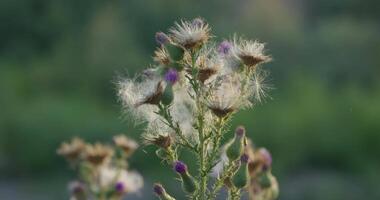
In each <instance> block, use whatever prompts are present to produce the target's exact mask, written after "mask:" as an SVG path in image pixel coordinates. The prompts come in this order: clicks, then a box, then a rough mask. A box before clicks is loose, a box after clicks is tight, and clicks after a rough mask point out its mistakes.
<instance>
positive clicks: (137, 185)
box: [99, 167, 144, 193]
mask: <svg viewBox="0 0 380 200" xmlns="http://www.w3.org/2000/svg"><path fill="white" fill-rule="evenodd" d="M117 183H122V184H123V186H124V188H125V192H126V193H136V192H138V191H139V190H140V189H141V188H142V187H143V185H144V181H143V178H142V176H141V175H140V174H139V173H137V172H135V171H127V170H124V169H117V168H114V167H103V168H101V169H100V170H99V186H100V188H99V189H105V188H107V189H109V188H112V187H115V185H116V184H117Z"/></svg>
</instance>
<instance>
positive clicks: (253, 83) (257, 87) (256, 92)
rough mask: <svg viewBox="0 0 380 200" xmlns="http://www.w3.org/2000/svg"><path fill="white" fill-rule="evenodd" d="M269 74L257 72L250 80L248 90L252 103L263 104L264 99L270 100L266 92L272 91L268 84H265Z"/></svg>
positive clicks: (261, 71) (262, 71)
mask: <svg viewBox="0 0 380 200" xmlns="http://www.w3.org/2000/svg"><path fill="white" fill-rule="evenodd" d="M268 76H269V72H267V71H264V70H257V71H256V72H255V73H254V74H253V77H252V78H251V80H250V83H249V87H248V89H249V90H250V91H249V92H250V95H251V97H252V101H253V103H254V104H255V103H260V102H263V101H264V100H265V99H266V98H270V96H269V95H268V93H267V92H268V90H271V89H273V88H272V87H271V85H270V84H268V83H267V82H266V78H267V77H268Z"/></svg>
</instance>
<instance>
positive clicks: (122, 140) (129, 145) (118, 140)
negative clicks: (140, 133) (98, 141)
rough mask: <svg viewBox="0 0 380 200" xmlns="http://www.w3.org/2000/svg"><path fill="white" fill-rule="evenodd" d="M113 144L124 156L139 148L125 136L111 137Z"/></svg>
mask: <svg viewBox="0 0 380 200" xmlns="http://www.w3.org/2000/svg"><path fill="white" fill-rule="evenodd" d="M113 142H114V143H115V145H116V146H118V147H120V148H121V149H122V150H123V152H124V154H125V155H126V156H130V155H131V154H133V152H134V151H135V150H136V149H137V148H138V147H139V145H138V144H137V142H136V141H134V140H132V139H129V138H127V137H126V136H125V135H117V136H114V137H113Z"/></svg>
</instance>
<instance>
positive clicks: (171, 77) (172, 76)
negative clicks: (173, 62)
mask: <svg viewBox="0 0 380 200" xmlns="http://www.w3.org/2000/svg"><path fill="white" fill-rule="evenodd" d="M178 79H179V74H178V72H177V70H175V69H173V68H170V69H169V70H168V71H167V72H166V74H165V81H166V82H168V83H170V84H172V85H173V84H175V83H176V82H177V81H178Z"/></svg>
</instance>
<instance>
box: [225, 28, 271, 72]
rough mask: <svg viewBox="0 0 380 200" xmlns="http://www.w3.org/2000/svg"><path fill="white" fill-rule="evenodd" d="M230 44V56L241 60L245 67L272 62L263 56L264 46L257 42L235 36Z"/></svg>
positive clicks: (269, 58)
mask: <svg viewBox="0 0 380 200" xmlns="http://www.w3.org/2000/svg"><path fill="white" fill-rule="evenodd" d="M232 44H233V45H232V51H231V53H232V55H233V56H234V57H236V58H239V59H241V60H242V62H243V63H244V64H245V65H247V66H255V65H257V64H261V63H266V62H269V61H271V60H272V59H271V57H270V56H269V55H266V54H265V44H264V43H260V42H259V41H257V40H245V39H243V38H241V37H240V38H239V37H237V36H236V35H235V36H234V37H233V40H232Z"/></svg>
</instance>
